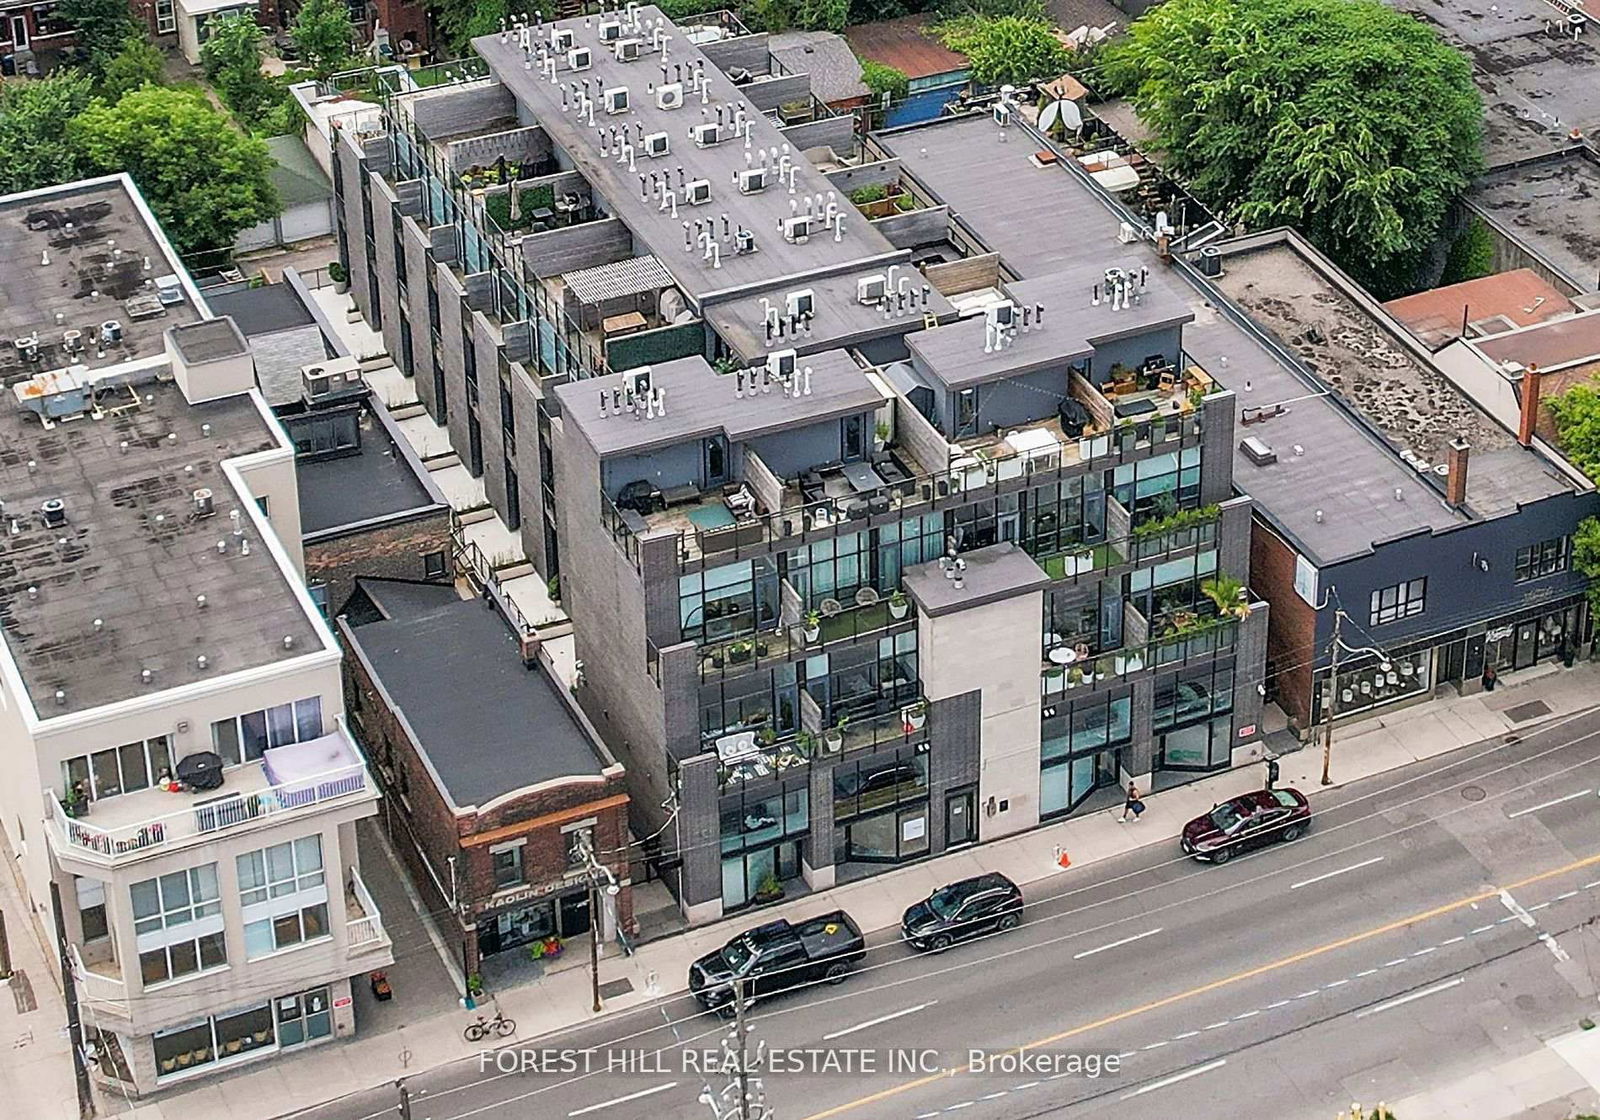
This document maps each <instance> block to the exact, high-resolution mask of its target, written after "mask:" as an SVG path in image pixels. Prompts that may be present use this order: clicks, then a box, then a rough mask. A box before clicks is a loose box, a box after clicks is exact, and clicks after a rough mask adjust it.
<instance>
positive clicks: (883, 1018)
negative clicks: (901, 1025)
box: [822, 999, 939, 1042]
mask: <svg viewBox="0 0 1600 1120" xmlns="http://www.w3.org/2000/svg"><path fill="white" fill-rule="evenodd" d="M938 1002H939V1001H938V1000H936V999H930V1000H929V1001H928V1002H927V1003H919V1004H917V1005H916V1006H915V1007H907V1008H906V1009H905V1010H903V1011H891V1012H890V1013H889V1014H887V1015H879V1016H878V1017H877V1018H876V1019H868V1020H867V1021H866V1022H865V1023H857V1024H856V1025H855V1026H853V1027H845V1028H844V1029H843V1030H838V1031H834V1032H833V1033H832V1034H825V1035H823V1036H822V1041H823V1042H832V1041H833V1040H834V1039H836V1038H843V1037H844V1036H845V1035H847V1034H855V1033H856V1032H857V1031H864V1030H866V1029H867V1028H868V1027H876V1026H878V1025H880V1024H882V1023H887V1022H890V1021H891V1020H894V1019H899V1018H901V1017H902V1016H905V1015H915V1014H916V1013H917V1012H918V1011H925V1010H927V1009H928V1008H930V1007H932V1006H933V1005H934V1004H936V1003H938Z"/></svg>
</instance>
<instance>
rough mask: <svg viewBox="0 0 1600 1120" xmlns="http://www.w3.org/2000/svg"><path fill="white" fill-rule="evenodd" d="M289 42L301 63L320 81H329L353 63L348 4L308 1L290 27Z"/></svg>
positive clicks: (328, 0) (340, 1)
mask: <svg viewBox="0 0 1600 1120" xmlns="http://www.w3.org/2000/svg"><path fill="white" fill-rule="evenodd" d="M289 38H290V39H292V40H293V41H294V46H295V49H296V50H297V51H299V52H300V60H301V61H302V62H304V63H305V64H306V66H307V67H308V68H309V69H310V70H311V72H312V73H313V74H315V75H316V76H317V77H319V78H327V77H329V76H330V75H332V74H333V73H334V72H336V71H338V70H342V69H344V68H345V67H346V66H347V65H348V64H349V62H350V44H351V43H352V42H353V41H354V38H355V28H354V27H353V26H352V25H351V23H350V5H349V4H347V3H345V0H306V2H305V3H304V4H302V5H300V10H299V11H298V12H296V13H295V17H294V22H293V23H292V24H290V25H289Z"/></svg>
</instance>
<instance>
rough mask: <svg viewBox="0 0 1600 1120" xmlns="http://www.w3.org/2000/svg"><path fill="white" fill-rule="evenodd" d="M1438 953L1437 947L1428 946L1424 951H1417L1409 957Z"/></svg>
mask: <svg viewBox="0 0 1600 1120" xmlns="http://www.w3.org/2000/svg"><path fill="white" fill-rule="evenodd" d="M1438 951H1439V946H1437V945H1429V946H1428V947H1427V948H1426V949H1418V950H1417V951H1416V952H1415V953H1412V954H1411V955H1412V956H1413V957H1425V956H1427V955H1428V954H1429V953H1437V952H1438Z"/></svg>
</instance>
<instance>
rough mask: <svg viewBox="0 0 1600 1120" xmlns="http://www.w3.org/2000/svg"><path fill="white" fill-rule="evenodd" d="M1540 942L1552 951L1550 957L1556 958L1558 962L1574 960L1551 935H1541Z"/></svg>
mask: <svg viewBox="0 0 1600 1120" xmlns="http://www.w3.org/2000/svg"><path fill="white" fill-rule="evenodd" d="M1539 940H1540V941H1543V942H1544V947H1545V948H1546V949H1549V950H1550V955H1551V956H1553V957H1555V959H1556V960H1558V961H1562V962H1566V961H1570V960H1571V959H1572V958H1571V957H1570V956H1569V955H1568V954H1567V951H1566V950H1565V949H1563V948H1562V947H1561V945H1560V944H1559V943H1558V942H1557V941H1556V939H1555V938H1554V937H1552V936H1551V935H1550V934H1548V933H1541V934H1540V935H1539Z"/></svg>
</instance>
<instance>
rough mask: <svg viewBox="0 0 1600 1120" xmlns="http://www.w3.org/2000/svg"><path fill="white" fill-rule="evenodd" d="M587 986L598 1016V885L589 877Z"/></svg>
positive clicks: (591, 876)
mask: <svg viewBox="0 0 1600 1120" xmlns="http://www.w3.org/2000/svg"><path fill="white" fill-rule="evenodd" d="M589 986H590V988H592V989H593V992H594V1013H595V1014H596V1015H598V1014H600V884H599V882H598V881H597V880H596V879H595V877H594V876H593V875H592V874H591V875H590V876H589Z"/></svg>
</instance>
